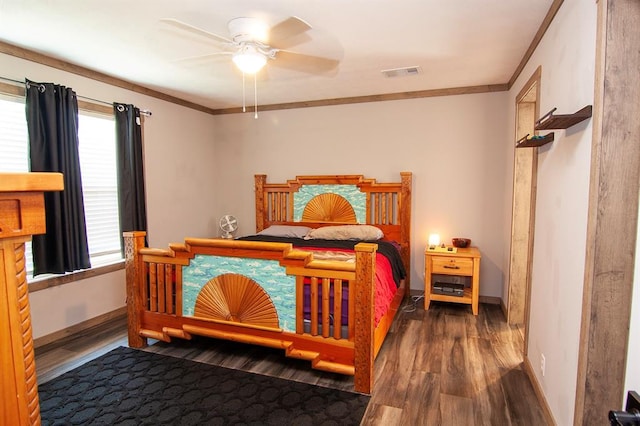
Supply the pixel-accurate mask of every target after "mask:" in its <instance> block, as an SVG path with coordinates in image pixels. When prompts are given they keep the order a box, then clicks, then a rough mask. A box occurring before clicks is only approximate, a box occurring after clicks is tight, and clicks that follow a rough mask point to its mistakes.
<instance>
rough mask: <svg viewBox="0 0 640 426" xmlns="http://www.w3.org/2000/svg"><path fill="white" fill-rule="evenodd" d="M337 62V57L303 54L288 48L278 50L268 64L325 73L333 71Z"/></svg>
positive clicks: (309, 72)
mask: <svg viewBox="0 0 640 426" xmlns="http://www.w3.org/2000/svg"><path fill="white" fill-rule="evenodd" d="M339 64H340V61H339V60H337V59H330V58H323V57H320V56H313V55H305V54H303V53H296V52H290V51H288V50H279V51H278V52H277V53H276V58H275V60H274V61H270V62H269V66H274V67H280V68H288V69H292V70H295V71H301V72H305V73H308V74H326V73H328V72H330V71H334V70H335V69H336V68H337V67H338V65H339Z"/></svg>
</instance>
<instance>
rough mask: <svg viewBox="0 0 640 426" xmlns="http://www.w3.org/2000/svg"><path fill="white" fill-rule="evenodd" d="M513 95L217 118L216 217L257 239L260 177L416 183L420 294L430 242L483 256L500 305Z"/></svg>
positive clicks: (415, 284)
mask: <svg viewBox="0 0 640 426" xmlns="http://www.w3.org/2000/svg"><path fill="white" fill-rule="evenodd" d="M506 101H507V92H502V93H491V94H476V95H460V96H446V97H438V98H425V99H414V100H405V101H388V102H377V103H364V104H351V105H342V106H331V107H316V108H304V109H297V110H282V111H271V112H262V113H260V114H259V118H258V119H257V120H255V119H254V118H253V115H252V114H234V115H223V116H217V117H215V123H216V125H215V129H216V135H215V140H216V161H215V169H216V177H217V179H216V181H217V182H218V183H217V184H216V193H217V194H218V195H219V197H220V199H219V203H218V205H217V210H216V211H215V214H216V217H219V216H221V215H222V214H225V213H231V214H234V215H236V216H237V217H238V218H239V221H240V233H242V234H247V233H252V232H255V215H254V193H253V175H254V174H256V173H266V174H267V180H268V181H269V182H274V183H277V182H284V181H285V180H286V179H290V178H293V177H295V175H305V174H307V175H308V174H364V175H365V176H367V177H375V178H377V179H378V180H379V181H381V182H384V181H398V180H399V179H400V175H399V173H400V172H401V171H411V172H413V174H414V181H413V210H412V244H413V247H412V260H411V261H412V271H411V287H412V289H415V290H424V285H423V277H424V249H425V245H426V240H427V236H428V234H429V233H433V232H438V233H439V234H440V235H441V237H442V239H443V241H450V239H451V238H452V237H468V238H471V239H472V242H473V244H474V245H477V246H478V247H479V248H480V250H481V251H482V255H483V257H482V261H481V279H480V294H481V295H485V296H495V297H500V296H501V294H502V285H503V272H502V270H501V265H500V262H501V261H502V257H503V251H504V247H503V243H502V241H503V232H504V227H503V225H502V224H503V223H504V221H506V220H508V217H509V216H506V215H505V212H504V211H503V209H502V201H503V199H504V197H505V193H504V191H505V182H504V176H503V172H502V168H503V166H504V164H505V163H506V162H507V160H506V153H505V150H504V146H505V144H507V143H508V141H507V140H506V138H505V134H504V132H503V131H502V129H504V126H505V123H506V121H507V107H506Z"/></svg>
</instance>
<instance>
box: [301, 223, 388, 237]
mask: <svg viewBox="0 0 640 426" xmlns="http://www.w3.org/2000/svg"><path fill="white" fill-rule="evenodd" d="M382 237H384V233H383V232H382V231H381V230H380V228H376V227H375V226H372V225H335V226H323V227H321V228H316V229H312V230H311V231H309V233H308V234H307V235H306V236H305V237H304V239H305V240H368V241H370V240H379V239H381V238H382Z"/></svg>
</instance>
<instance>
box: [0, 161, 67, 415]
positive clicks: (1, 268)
mask: <svg viewBox="0 0 640 426" xmlns="http://www.w3.org/2000/svg"><path fill="white" fill-rule="evenodd" d="M62 189H63V182H62V175H61V174H60V173H0V361H1V362H0V424H2V425H19V426H22V425H39V424H40V408H39V405H38V384H37V382H36V366H35V358H34V354H33V340H32V333H31V313H30V310H29V291H28V288H27V274H26V269H25V260H24V243H25V242H27V241H29V240H30V239H31V236H32V235H34V234H42V233H44V232H45V211H44V191H60V190H62Z"/></svg>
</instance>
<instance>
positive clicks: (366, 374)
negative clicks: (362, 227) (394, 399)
mask: <svg viewBox="0 0 640 426" xmlns="http://www.w3.org/2000/svg"><path fill="white" fill-rule="evenodd" d="M377 250H378V245H377V244H371V243H359V244H356V246H355V251H356V285H355V287H356V288H355V300H354V303H355V324H356V334H355V336H354V337H355V342H354V347H355V348H354V349H355V354H354V358H355V359H354V365H355V376H354V389H355V391H356V392H362V393H366V394H370V393H371V389H373V360H374V347H373V339H374V337H373V333H374V328H375V325H374V318H375V308H374V290H375V289H374V287H373V286H372V285H371V283H372V282H373V280H374V279H373V277H374V276H375V271H376V251H377Z"/></svg>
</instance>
